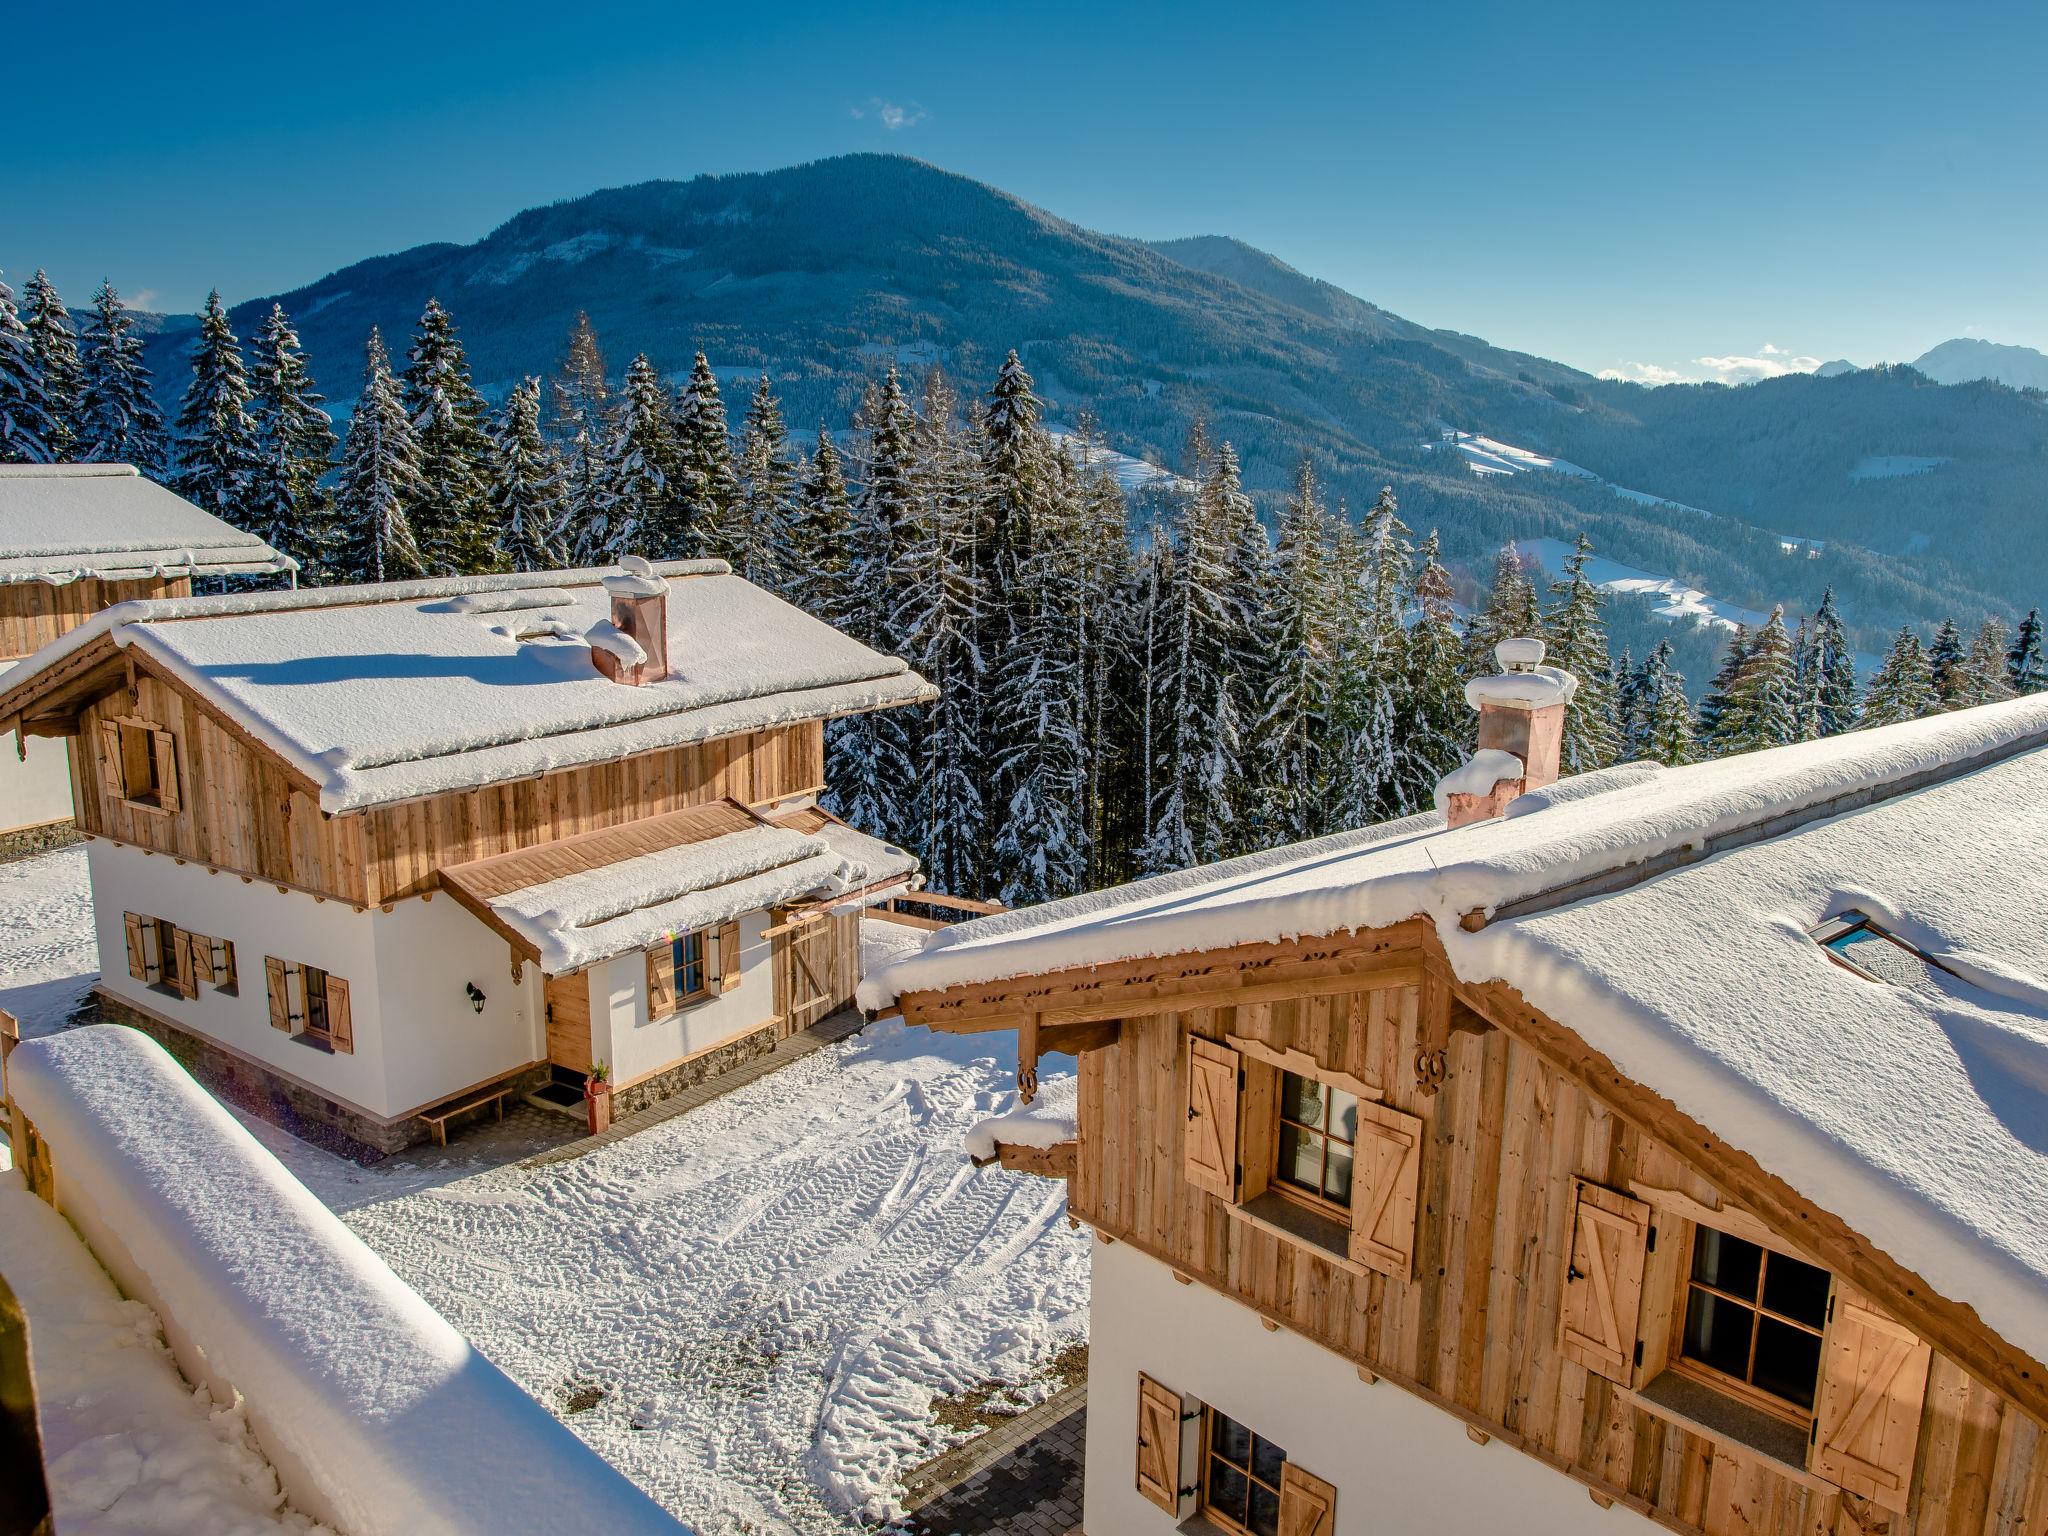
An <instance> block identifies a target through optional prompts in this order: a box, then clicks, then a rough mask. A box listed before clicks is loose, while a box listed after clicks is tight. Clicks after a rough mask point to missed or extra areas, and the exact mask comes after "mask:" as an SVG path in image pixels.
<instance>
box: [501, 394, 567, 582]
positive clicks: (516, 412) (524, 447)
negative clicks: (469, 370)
mask: <svg viewBox="0 0 2048 1536" xmlns="http://www.w3.org/2000/svg"><path fill="white" fill-rule="evenodd" d="M491 450H492V451H491V464H492V475H491V511H492V515H493V517H494V518H495V520H496V522H497V525H498V527H499V529H500V530H501V532H500V534H499V541H500V544H501V546H502V548H503V549H504V552H505V559H506V560H507V561H508V562H509V563H510V564H511V567H512V569H513V570H515V571H545V570H549V569H552V568H553V567H555V566H558V565H560V564H561V563H562V561H563V559H564V558H565V556H564V551H563V549H562V543H561V540H562V528H563V524H564V523H565V522H566V521H567V517H568V510H567V505H566V503H565V500H564V493H563V488H562V461H561V456H560V455H559V454H557V453H556V452H555V449H554V445H553V444H551V443H549V442H548V440H547V438H546V437H544V436H543V435H542V433H541V427H540V380H539V379H538V378H529V379H526V380H524V381H523V382H521V383H519V384H515V385H513V386H512V393H511V394H510V395H508V396H507V397H506V399H505V414H504V417H503V419H502V420H500V422H499V423H498V430H497V433H496V435H495V437H494V438H493V440H492V444H491Z"/></svg>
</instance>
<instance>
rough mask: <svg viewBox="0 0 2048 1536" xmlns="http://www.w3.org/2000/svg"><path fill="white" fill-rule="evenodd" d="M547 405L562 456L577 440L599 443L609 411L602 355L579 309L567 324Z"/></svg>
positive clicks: (594, 336)
mask: <svg viewBox="0 0 2048 1536" xmlns="http://www.w3.org/2000/svg"><path fill="white" fill-rule="evenodd" d="M549 398H550V403H551V406H552V409H553V416H552V418H551V421H550V427H551V429H552V434H553V436H554V439H555V442H556V443H557V444H558V445H559V446H560V448H561V451H562V454H563V457H564V458H567V457H569V456H570V445H571V444H573V443H574V442H575V441H576V439H577V437H578V436H579V435H580V436H582V437H583V438H584V439H585V441H587V442H592V443H601V442H603V441H604V436H605V431H606V428H607V425H608V423H607V419H606V418H607V416H608V413H609V412H610V409H611V407H610V403H609V402H610V389H609V387H608V386H607V384H606V382H605V374H604V353H603V351H602V350H601V349H600V348H599V347H598V344H597V329H596V327H594V326H593V325H591V323H590V316H589V315H588V314H586V313H585V312H584V311H582V310H580V309H579V310H577V311H576V318H575V319H574V320H572V321H570V323H569V338H568V340H567V341H566V342H565V343H563V346H562V356H561V359H560V360H559V361H558V362H557V363H556V364H555V376H554V378H553V380H552V381H551V392H550V397H549Z"/></svg>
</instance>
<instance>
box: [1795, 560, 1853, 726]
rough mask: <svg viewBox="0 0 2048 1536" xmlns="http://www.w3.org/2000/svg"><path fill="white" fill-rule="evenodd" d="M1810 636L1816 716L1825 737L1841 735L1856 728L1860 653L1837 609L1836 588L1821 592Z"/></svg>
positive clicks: (1812, 691)
mask: <svg viewBox="0 0 2048 1536" xmlns="http://www.w3.org/2000/svg"><path fill="white" fill-rule="evenodd" d="M1807 633H1808V643H1809V645H1810V647H1811V649H1810V652H1809V656H1810V660H1809V663H1808V665H1809V667H1810V669H1811V671H1810V676H1809V679H1808V686H1809V688H1810V690H1811V693H1812V698H1813V713H1814V714H1816V715H1817V716H1818V718H1819V721H1820V734H1821V735H1823V736H1839V735H1841V734H1842V732H1844V731H1849V730H1854V729H1855V728H1856V695H1857V693H1858V691H1859V688H1858V684H1857V679H1856V652H1855V650H1854V648H1852V647H1851V646H1850V644H1849V637H1848V634H1847V633H1846V632H1845V631H1844V630H1843V628H1842V616H1841V614H1840V613H1839V612H1837V611H1836V609H1835V589H1834V588H1833V587H1829V588H1828V589H1827V590H1826V591H1825V592H1823V593H1821V595H1820V607H1819V608H1817V609H1815V610H1814V614H1813V622H1812V624H1811V625H1809V626H1808V631H1807Z"/></svg>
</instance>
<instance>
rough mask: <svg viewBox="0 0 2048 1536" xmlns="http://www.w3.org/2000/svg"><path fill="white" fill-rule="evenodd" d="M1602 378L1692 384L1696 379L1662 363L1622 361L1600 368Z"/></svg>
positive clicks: (1628, 381)
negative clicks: (1612, 365) (1609, 366)
mask: <svg viewBox="0 0 2048 1536" xmlns="http://www.w3.org/2000/svg"><path fill="white" fill-rule="evenodd" d="M1600 377H1601V378H1603V379H1619V380H1620V381H1621V382H1622V383H1624V384H1694V383H1697V382H1698V380H1696V379H1695V378H1694V377H1693V376H1692V375H1691V374H1689V373H1680V372H1679V371H1678V370H1677V369H1676V368H1666V367H1665V366H1664V365H1663V364H1662V363H1622V364H1619V365H1618V366H1616V367H1613V368H1602V369H1601V370H1600Z"/></svg>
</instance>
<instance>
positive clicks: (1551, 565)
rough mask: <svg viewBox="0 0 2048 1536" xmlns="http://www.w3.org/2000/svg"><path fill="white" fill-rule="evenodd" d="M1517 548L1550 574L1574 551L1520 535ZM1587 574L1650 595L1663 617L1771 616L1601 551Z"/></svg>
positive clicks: (1613, 587)
mask: <svg viewBox="0 0 2048 1536" xmlns="http://www.w3.org/2000/svg"><path fill="white" fill-rule="evenodd" d="M1515 548H1516V549H1517V550H1519V551H1520V552H1521V556H1522V558H1523V560H1525V561H1533V562H1534V563H1535V564H1537V565H1539V566H1541V567H1542V568H1543V571H1544V573H1545V574H1546V575H1548V576H1553V577H1554V576H1556V575H1557V573H1558V572H1559V571H1561V570H1563V569H1564V562H1565V560H1566V559H1567V558H1568V557H1569V556H1570V555H1571V553H1572V550H1571V546H1570V545H1568V544H1566V543H1565V542H1564V541H1563V540H1562V539H1517V540H1516V541H1515ZM1586 577H1587V579H1588V580H1589V581H1591V582H1592V583H1593V585H1594V586H1596V587H1598V588H1599V589H1600V590H1601V591H1603V592H1626V593H1630V594H1633V595H1638V596H1646V597H1648V598H1649V599H1650V600H1651V603H1652V605H1653V607H1654V609H1655V611H1656V614H1657V616H1658V617H1659V618H1662V619H1670V620H1672V621H1674V622H1679V621H1684V622H1688V623H1693V624H1712V625H1714V626H1716V627H1718V628H1721V629H1733V628H1734V627H1735V626H1736V625H1737V624H1747V625H1750V626H1751V627H1754V626H1756V625H1758V624H1761V623H1763V622H1764V620H1765V619H1766V618H1768V617H1769V615H1768V614H1762V613H1758V612H1757V611H1756V610H1755V609H1754V608H1743V607H1739V606H1737V605H1736V604H1734V603H1729V602H1723V601H1722V600H1721V599H1720V598H1717V597H1712V596H1710V595H1708V594H1707V593H1705V592H1702V591H1701V590H1700V589H1699V588H1698V587H1691V586H1687V585H1686V584H1685V583H1684V582H1682V581H1680V580H1678V579H1677V578H1676V577H1674V576H1658V575H1655V574H1653V573H1651V572H1649V571H1642V570H1638V569H1636V567H1634V566H1632V565H1623V564H1621V562H1620V561H1618V560H1603V559H1602V558H1601V557H1600V556H1598V555H1593V556H1591V557H1589V558H1588V559H1587V561H1586Z"/></svg>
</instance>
